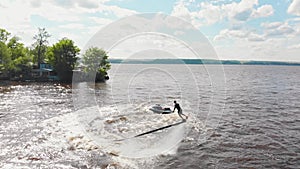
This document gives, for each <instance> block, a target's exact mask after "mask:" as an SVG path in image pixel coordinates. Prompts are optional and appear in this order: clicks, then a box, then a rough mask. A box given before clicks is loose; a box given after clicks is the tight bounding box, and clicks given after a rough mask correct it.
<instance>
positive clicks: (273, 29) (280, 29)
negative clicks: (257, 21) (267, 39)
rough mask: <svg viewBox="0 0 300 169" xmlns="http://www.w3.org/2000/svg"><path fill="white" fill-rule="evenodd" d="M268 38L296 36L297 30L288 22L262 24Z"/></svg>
mask: <svg viewBox="0 0 300 169" xmlns="http://www.w3.org/2000/svg"><path fill="white" fill-rule="evenodd" d="M261 25H262V26H263V27H264V28H265V35H266V36H287V37H289V36H295V33H296V30H295V29H294V28H293V27H292V26H290V25H289V24H288V23H287V22H271V23H262V24H261Z"/></svg>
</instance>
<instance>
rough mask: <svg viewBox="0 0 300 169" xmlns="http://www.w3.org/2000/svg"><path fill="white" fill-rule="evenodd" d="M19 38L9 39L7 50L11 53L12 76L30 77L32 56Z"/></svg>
mask: <svg viewBox="0 0 300 169" xmlns="http://www.w3.org/2000/svg"><path fill="white" fill-rule="evenodd" d="M19 40H20V39H19V38H18V37H16V36H14V37H12V38H11V39H9V41H8V43H7V48H8V49H9V51H10V60H11V64H10V67H9V70H10V74H11V75H14V76H20V75H22V76H24V75H28V74H29V72H30V70H31V67H32V58H33V57H32V55H31V54H30V51H29V49H28V48H25V47H24V44H23V43H20V42H19Z"/></svg>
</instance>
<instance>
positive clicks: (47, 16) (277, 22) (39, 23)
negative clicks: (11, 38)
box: [0, 0, 300, 62]
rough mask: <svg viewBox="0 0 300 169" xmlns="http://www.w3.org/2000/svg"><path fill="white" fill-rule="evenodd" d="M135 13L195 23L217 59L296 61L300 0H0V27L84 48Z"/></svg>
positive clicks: (26, 40)
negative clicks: (47, 35) (44, 34)
mask: <svg viewBox="0 0 300 169" xmlns="http://www.w3.org/2000/svg"><path fill="white" fill-rule="evenodd" d="M139 13H164V14H167V15H171V16H176V17H179V18H181V19H184V20H185V21H187V22H189V23H191V24H193V25H194V26H195V27H196V28H197V29H198V30H199V31H201V32H202V33H203V34H204V36H205V37H207V38H208V40H209V42H210V43H211V44H212V46H213V47H214V49H215V51H216V53H217V54H218V56H219V58H220V59H238V60H278V61H298V62H299V61H300V56H299V55H300V36H299V35H300V0H186V1H182V0H179V1H178V0H166V1H162V0H152V1H149V0H44V1H40V0H28V1H26V0H14V1H11V0H2V1H0V20H1V22H0V27H1V28H4V29H6V30H8V31H9V32H11V33H12V34H14V35H17V36H19V37H21V38H22V41H23V42H24V43H25V44H26V45H27V46H29V45H31V44H32V43H33V39H32V37H33V35H34V34H35V33H36V32H37V28H38V27H45V28H46V30H47V31H48V32H49V33H50V34H51V35H52V36H51V38H50V39H49V41H50V44H53V43H55V42H57V41H58V40H59V39H61V38H63V37H68V38H70V39H72V40H74V41H75V44H77V45H78V46H79V47H80V48H83V47H84V46H85V44H86V43H87V42H88V40H89V39H90V38H91V37H92V36H93V35H94V34H95V33H96V32H97V31H99V30H100V29H101V28H103V27H104V26H106V25H108V24H110V23H112V22H115V21H117V20H118V19H120V18H123V17H126V16H130V15H134V14H139ZM132 42H133V41H132ZM125 47H126V45H125ZM113 57H118V56H113ZM119 57H120V56H119Z"/></svg>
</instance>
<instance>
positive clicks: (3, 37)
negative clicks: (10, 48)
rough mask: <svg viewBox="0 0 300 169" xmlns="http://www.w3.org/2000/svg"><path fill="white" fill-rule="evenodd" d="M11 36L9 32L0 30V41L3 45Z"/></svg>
mask: <svg viewBox="0 0 300 169" xmlns="http://www.w3.org/2000/svg"><path fill="white" fill-rule="evenodd" d="M10 35H11V34H10V33H9V32H7V31H6V30H5V29H2V28H0V41H1V42H3V43H6V41H7V40H8V38H9V36H10Z"/></svg>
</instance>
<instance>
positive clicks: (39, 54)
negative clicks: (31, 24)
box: [33, 28, 51, 68]
mask: <svg viewBox="0 0 300 169" xmlns="http://www.w3.org/2000/svg"><path fill="white" fill-rule="evenodd" d="M50 36H51V35H50V34H49V33H48V32H47V31H46V29H45V28H38V33H37V34H36V35H34V36H33V39H34V40H35V42H34V44H33V47H34V48H33V53H34V56H35V57H34V62H35V63H37V64H38V68H40V63H42V62H43V61H44V60H45V55H46V51H47V48H48V46H47V45H48V38H49V37H50Z"/></svg>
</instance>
